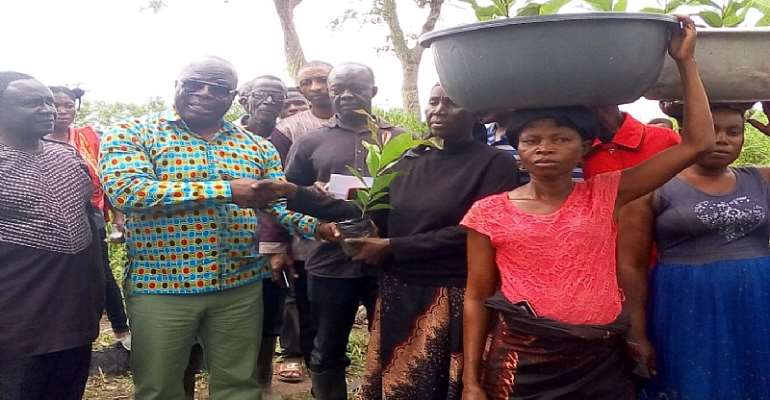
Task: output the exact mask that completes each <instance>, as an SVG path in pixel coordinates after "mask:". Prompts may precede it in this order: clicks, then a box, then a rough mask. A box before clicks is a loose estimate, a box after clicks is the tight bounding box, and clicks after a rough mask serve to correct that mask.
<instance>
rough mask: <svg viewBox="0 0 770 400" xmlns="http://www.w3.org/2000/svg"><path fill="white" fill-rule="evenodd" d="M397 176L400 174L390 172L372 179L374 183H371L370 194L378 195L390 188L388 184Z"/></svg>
mask: <svg viewBox="0 0 770 400" xmlns="http://www.w3.org/2000/svg"><path fill="white" fill-rule="evenodd" d="M399 175H400V173H398V172H391V173H389V174H384V175H380V176H378V177H376V178H374V182H373V183H372V192H374V193H378V192H380V191H382V190H383V189H385V188H387V187H388V186H390V183H391V182H393V179H395V178H396V177H397V176H399Z"/></svg>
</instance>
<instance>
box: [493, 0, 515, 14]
mask: <svg viewBox="0 0 770 400" xmlns="http://www.w3.org/2000/svg"><path fill="white" fill-rule="evenodd" d="M514 3H516V0H492V4H494V7H495V9H496V10H495V14H497V16H500V17H510V16H511V7H512V6H513V4H514Z"/></svg>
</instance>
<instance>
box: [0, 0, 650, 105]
mask: <svg viewBox="0 0 770 400" xmlns="http://www.w3.org/2000/svg"><path fill="white" fill-rule="evenodd" d="M370 1H371V0H304V2H303V3H302V4H300V5H299V6H298V7H297V8H296V10H295V20H294V21H295V25H296V27H297V31H298V32H299V36H300V39H301V41H302V46H303V49H304V52H305V56H306V58H307V59H308V60H314V59H320V60H324V61H328V62H331V63H332V64H336V63H340V62H346V61H357V62H362V63H365V64H367V65H370V66H371V67H372V68H373V69H374V72H375V76H376V80H377V85H378V86H379V94H378V95H377V97H376V98H375V105H377V106H380V107H383V108H392V107H400V105H401V95H400V85H401V76H400V75H401V69H400V65H399V63H398V60H397V59H396V57H395V55H394V54H392V53H390V52H383V51H381V50H380V51H378V48H379V47H382V46H384V45H385V41H386V34H387V29H386V27H385V26H383V25H372V24H362V23H360V22H358V21H348V22H347V23H345V24H344V25H342V27H341V28H338V29H332V24H331V21H333V20H334V19H336V18H339V17H341V16H342V15H343V13H344V11H345V10H346V9H347V8H350V7H354V8H357V9H365V8H366V4H368V3H369V2H370ZM147 3H148V0H3V1H0V15H2V16H3V23H2V24H0V37H2V38H3V40H2V44H0V70H15V71H20V72H24V73H28V74H31V75H33V76H35V77H36V78H37V79H39V80H40V81H42V82H44V83H45V84H48V85H68V86H74V85H78V86H80V87H82V88H84V89H85V90H86V97H85V99H86V100H107V101H124V102H145V101H147V100H148V99H150V98H154V97H161V98H164V99H167V100H168V99H170V98H171V96H172V95H173V85H174V80H175V78H176V76H177V74H178V72H179V71H180V69H181V68H182V67H183V66H184V65H185V64H187V63H188V62H189V61H192V60H195V59H196V58H199V57H201V56H207V55H217V56H220V57H223V58H225V59H227V60H230V61H231V62H232V63H233V64H234V65H235V67H236V69H237V70H238V73H239V79H240V81H241V82H245V81H246V80H249V79H251V78H253V77H256V76H259V75H263V74H272V75H277V76H279V77H281V78H283V79H284V80H285V81H286V82H288V83H291V79H290V78H289V76H288V74H287V73H286V63H285V58H284V54H283V36H282V31H281V27H280V23H279V21H278V17H277V14H276V12H275V9H274V6H273V2H272V1H270V0H165V3H166V6H165V7H164V8H163V9H161V10H160V11H159V12H157V13H155V12H153V11H151V10H143V9H142V8H143V7H144V6H145V5H146V4H147ZM482 3H483V2H482ZM630 3H632V4H635V3H648V4H649V3H654V1H653V0H632V1H631V2H630ZM413 4H414V2H413V1H412V0H398V7H399V15H400V17H401V19H402V21H401V22H402V25H403V28H404V30H405V31H407V32H417V31H418V29H419V26H420V25H421V23H422V21H423V19H424V15H425V14H424V12H421V11H420V10H418V9H417V8H416V7H415V6H414V5H413ZM639 5H640V6H641V5H642V4H639ZM474 21H475V17H474V15H473V13H472V11H471V10H470V9H469V8H467V6H465V5H462V4H461V3H460V2H459V1H457V0H447V1H446V3H445V5H444V8H443V10H442V17H441V19H440V20H439V21H438V24H437V29H442V28H448V27H452V26H456V25H460V24H465V23H471V22H474ZM437 81H438V76H437V74H436V71H435V67H434V65H433V57H432V54H431V53H430V52H429V51H426V52H425V53H424V55H423V62H422V64H421V68H420V78H419V88H420V95H421V102H420V103H421V104H423V105H424V104H425V103H426V99H427V92H428V90H429V89H430V87H431V86H432V85H433V84H434V83H435V82H437ZM624 108H626V109H627V110H629V111H630V112H631V113H632V114H634V115H635V116H637V117H638V118H639V119H649V118H652V117H656V116H661V115H662V114H660V111H659V110H658V108H657V104H656V103H653V102H648V101H639V102H637V103H635V104H633V105H630V106H628V107H624Z"/></svg>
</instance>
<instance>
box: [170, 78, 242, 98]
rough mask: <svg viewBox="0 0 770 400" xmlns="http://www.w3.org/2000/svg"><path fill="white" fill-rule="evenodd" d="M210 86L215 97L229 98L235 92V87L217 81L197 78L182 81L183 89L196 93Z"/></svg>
mask: <svg viewBox="0 0 770 400" xmlns="http://www.w3.org/2000/svg"><path fill="white" fill-rule="evenodd" d="M206 87H208V88H209V93H211V94H212V95H213V96H214V97H219V98H222V99H223V98H227V97H229V96H230V95H232V94H233V93H235V89H231V88H229V87H227V86H223V85H217V84H216V83H210V82H204V81H199V80H195V79H187V80H183V81H182V90H183V91H184V92H185V93H196V92H200V91H202V90H203V89H204V88H206Z"/></svg>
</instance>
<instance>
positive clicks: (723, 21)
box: [688, 0, 755, 28]
mask: <svg viewBox="0 0 770 400" xmlns="http://www.w3.org/2000/svg"><path fill="white" fill-rule="evenodd" d="M754 2H755V0H727V1H722V2H720V3H718V2H716V1H712V0H690V1H689V2H688V3H689V4H691V5H697V6H700V8H701V10H700V12H698V16H699V17H700V18H701V19H702V20H703V22H705V23H706V24H708V25H709V26H711V27H715V28H734V27H736V26H738V25H740V24H742V23H743V21H745V20H746V14H748V12H749V10H751V9H753V8H755V6H754Z"/></svg>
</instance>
